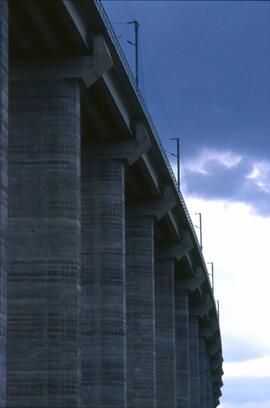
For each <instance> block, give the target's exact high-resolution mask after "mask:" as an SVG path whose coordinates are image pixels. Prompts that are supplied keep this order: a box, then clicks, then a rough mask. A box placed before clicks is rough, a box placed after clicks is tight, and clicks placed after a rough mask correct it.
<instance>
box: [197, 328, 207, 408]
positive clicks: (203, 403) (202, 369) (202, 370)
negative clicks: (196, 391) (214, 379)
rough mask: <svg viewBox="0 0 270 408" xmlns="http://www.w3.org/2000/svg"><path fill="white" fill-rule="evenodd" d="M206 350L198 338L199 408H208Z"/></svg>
mask: <svg viewBox="0 0 270 408" xmlns="http://www.w3.org/2000/svg"><path fill="white" fill-rule="evenodd" d="M205 359H206V349H205V339H204V337H202V336H199V376H200V408H208V406H207V400H206V384H207V382H206V362H205Z"/></svg>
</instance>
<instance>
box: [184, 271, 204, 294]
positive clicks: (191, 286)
mask: <svg viewBox="0 0 270 408" xmlns="http://www.w3.org/2000/svg"><path fill="white" fill-rule="evenodd" d="M204 280H205V278H204V276H203V274H202V273H201V268H197V273H196V275H195V276H193V277H192V278H184V279H182V280H181V282H179V283H178V287H179V289H181V290H186V291H188V292H194V291H195V290H196V289H198V288H199V287H200V286H201V285H202V283H203V282H204Z"/></svg>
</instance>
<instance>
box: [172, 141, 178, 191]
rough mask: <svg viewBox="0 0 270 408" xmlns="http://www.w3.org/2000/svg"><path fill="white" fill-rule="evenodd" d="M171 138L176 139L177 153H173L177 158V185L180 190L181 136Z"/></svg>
mask: <svg viewBox="0 0 270 408" xmlns="http://www.w3.org/2000/svg"><path fill="white" fill-rule="evenodd" d="M171 140H176V154H173V153H171V154H172V155H173V156H174V157H176V160H177V187H178V191H180V138H179V137H174V138H172V139H171Z"/></svg>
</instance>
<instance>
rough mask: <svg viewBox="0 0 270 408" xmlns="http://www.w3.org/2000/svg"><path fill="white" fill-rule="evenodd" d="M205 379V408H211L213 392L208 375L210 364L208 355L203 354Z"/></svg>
mask: <svg viewBox="0 0 270 408" xmlns="http://www.w3.org/2000/svg"><path fill="white" fill-rule="evenodd" d="M205 381H206V401H207V404H206V406H207V408H213V392H212V382H211V377H210V364H209V357H208V356H207V355H206V356H205Z"/></svg>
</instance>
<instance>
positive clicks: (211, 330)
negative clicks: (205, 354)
mask: <svg viewBox="0 0 270 408" xmlns="http://www.w3.org/2000/svg"><path fill="white" fill-rule="evenodd" d="M218 330H219V325H218V322H217V320H216V319H212V323H211V325H209V326H207V327H204V328H202V331H201V334H202V336H203V337H205V338H207V339H209V338H210V337H212V336H214V335H215V334H216V333H217V332H218Z"/></svg>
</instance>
